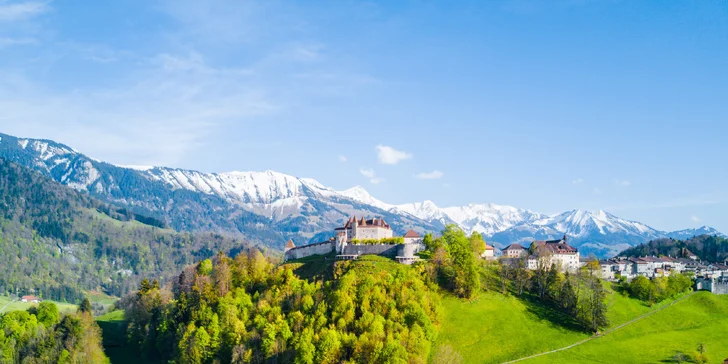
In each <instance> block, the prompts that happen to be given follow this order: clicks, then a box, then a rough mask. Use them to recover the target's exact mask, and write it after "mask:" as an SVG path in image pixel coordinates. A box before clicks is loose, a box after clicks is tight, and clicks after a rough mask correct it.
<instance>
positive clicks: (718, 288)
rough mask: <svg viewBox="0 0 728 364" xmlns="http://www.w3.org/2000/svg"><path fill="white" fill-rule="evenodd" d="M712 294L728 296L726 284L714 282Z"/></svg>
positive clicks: (727, 283)
mask: <svg viewBox="0 0 728 364" xmlns="http://www.w3.org/2000/svg"><path fill="white" fill-rule="evenodd" d="M713 293H715V294H728V282H725V283H722V282H720V283H719V282H714V283H713Z"/></svg>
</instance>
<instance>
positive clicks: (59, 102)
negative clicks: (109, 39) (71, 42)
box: [0, 55, 279, 166]
mask: <svg viewBox="0 0 728 364" xmlns="http://www.w3.org/2000/svg"><path fill="white" fill-rule="evenodd" d="M172 58H174V59H177V60H179V62H178V63H175V62H173V61H171V59H172ZM154 59H155V60H166V61H169V62H171V64H170V63H165V62H160V63H155V62H146V63H144V64H141V65H140V66H139V68H137V69H135V70H134V71H132V72H129V73H127V74H126V75H125V78H126V80H125V82H121V83H119V84H118V85H115V86H114V87H106V88H101V89H78V90H75V91H74V92H70V93H54V92H52V91H50V90H48V89H47V88H45V87H43V86H40V85H38V84H35V83H34V82H32V81H31V80H30V79H28V78H26V77H24V75H23V74H18V73H14V72H3V70H1V69H0V110H3V112H2V113H1V114H0V125H3V128H4V129H3V131H4V132H7V133H10V134H14V135H18V136H27V137H43V138H48V139H53V140H58V141H62V142H64V143H66V144H69V145H71V146H74V147H76V148H78V149H79V150H81V151H82V152H84V153H86V154H88V155H89V156H91V157H95V158H99V159H102V160H107V161H110V162H114V163H118V164H137V165H171V166H175V165H177V164H178V163H180V162H181V161H182V160H184V158H185V156H186V155H187V154H188V153H190V152H192V151H195V150H197V149H198V148H200V147H202V145H203V144H204V141H205V140H206V139H207V137H208V136H209V135H211V134H213V133H214V132H216V131H218V130H219V129H220V128H224V127H226V126H228V125H235V124H240V123H241V122H244V121H247V120H252V118H253V117H258V116H260V115H267V114H272V113H276V112H278V110H279V106H278V103H275V102H273V101H272V100H270V98H269V96H268V93H267V92H266V90H265V89H261V88H258V87H255V86H253V85H247V82H246V79H247V75H245V74H243V73H240V72H232V71H230V70H227V69H220V68H215V67H214V66H212V65H209V64H207V63H206V62H205V61H204V59H201V58H200V59H198V58H195V57H192V56H188V57H183V56H174V57H172V56H170V57H167V56H165V55H160V56H158V57H154Z"/></svg>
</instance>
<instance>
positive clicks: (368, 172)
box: [359, 168, 384, 185]
mask: <svg viewBox="0 0 728 364" xmlns="http://www.w3.org/2000/svg"><path fill="white" fill-rule="evenodd" d="M359 173H361V174H362V175H363V176H364V177H366V178H369V182H370V183H371V184H373V185H376V184H379V183H381V182H384V179H383V178H379V177H377V174H376V173H375V172H374V170H373V169H371V168H368V169H365V168H361V169H359Z"/></svg>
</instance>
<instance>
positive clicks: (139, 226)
mask: <svg viewBox="0 0 728 364" xmlns="http://www.w3.org/2000/svg"><path fill="white" fill-rule="evenodd" d="M140 221H143V222H144V223H147V224H151V225H147V224H144V223H141V222H140ZM158 226H162V223H161V222H160V221H158V220H155V219H150V218H145V217H141V216H137V215H135V214H133V213H131V212H129V211H128V210H125V209H121V208H117V207H115V206H112V205H108V204H104V203H101V202H99V201H97V200H95V199H93V198H90V197H88V196H86V195H84V194H82V193H80V192H77V191H74V190H72V189H70V188H68V187H65V186H62V185H60V184H58V183H56V182H54V181H52V180H50V179H49V178H46V177H44V176H42V175H40V174H39V173H37V172H34V171H31V170H29V169H27V168H24V167H21V166H19V165H17V164H14V163H11V162H8V161H5V160H2V159H0V266H1V267H2V274H0V293H2V294H4V293H12V294H26V293H34V294H36V295H42V296H43V298H46V299H53V300H57V301H69V302H78V301H79V300H80V299H81V298H82V296H83V295H82V292H83V291H85V290H91V289H101V290H103V291H105V292H106V293H109V294H114V295H122V294H124V293H126V292H127V291H129V290H130V289H132V288H135V287H136V286H137V285H138V283H139V281H140V279H139V278H138V277H140V276H145V277H156V278H158V279H160V280H165V279H166V278H168V277H169V276H170V275H172V274H176V273H175V272H178V271H179V270H180V269H181V268H182V267H184V266H185V265H188V264H192V263H193V262H195V261H199V260H201V259H205V258H208V257H211V256H213V255H214V254H215V253H216V252H217V251H220V250H222V251H226V252H230V251H232V252H236V251H239V250H240V249H242V248H244V247H247V245H246V244H245V243H244V242H243V241H241V240H238V239H232V238H228V237H224V236H222V235H217V234H187V233H185V234H179V233H176V232H174V231H172V230H167V229H162V228H159V227H158Z"/></svg>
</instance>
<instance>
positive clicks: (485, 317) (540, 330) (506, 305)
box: [437, 283, 671, 363]
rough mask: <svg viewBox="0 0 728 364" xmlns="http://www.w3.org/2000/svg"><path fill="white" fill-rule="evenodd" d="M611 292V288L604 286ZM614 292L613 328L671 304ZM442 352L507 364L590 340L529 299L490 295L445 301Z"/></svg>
mask: <svg viewBox="0 0 728 364" xmlns="http://www.w3.org/2000/svg"><path fill="white" fill-rule="evenodd" d="M605 285H607V286H609V284H607V283H605ZM608 288H609V290H608V291H609V295H608V297H607V307H608V318H609V322H610V327H616V326H618V325H620V324H623V323H625V322H628V321H630V320H632V319H634V318H636V317H639V316H641V315H643V314H645V313H647V312H649V311H650V310H653V309H657V308H659V307H662V306H664V305H667V304H669V302H671V301H670V300H668V301H666V302H663V303H661V304H660V305H659V306H655V307H653V308H650V307H649V306H647V305H646V304H644V303H643V302H641V301H639V300H636V299H632V298H629V297H626V296H624V295H622V294H620V293H618V292H615V291H614V290H612V289H611V287H608ZM442 322H443V324H442V328H441V332H440V336H439V340H438V342H437V345H438V346H451V347H452V348H453V349H454V350H455V351H456V352H458V353H460V355H462V357H463V360H464V362H465V363H502V362H504V361H508V360H514V359H519V358H523V357H527V356H530V355H534V354H538V353H542V352H546V351H550V350H554V349H558V348H561V347H564V346H567V345H571V344H573V343H576V342H579V341H581V340H584V339H587V338H589V337H590V335H589V334H586V333H584V332H583V331H581V330H578V329H577V330H575V329H574V328H573V327H572V326H571V324H570V322H571V320H570V318H569V317H566V316H564V314H563V313H561V312H560V311H558V310H553V309H550V308H549V307H548V306H547V305H544V304H542V303H539V302H537V301H531V300H529V299H519V298H517V297H515V296H512V295H502V294H500V293H494V292H485V293H482V294H481V295H480V296H479V297H478V298H477V299H475V300H474V301H472V302H469V301H464V300H461V299H458V298H455V297H452V296H448V297H445V298H444V299H443V319H442Z"/></svg>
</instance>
